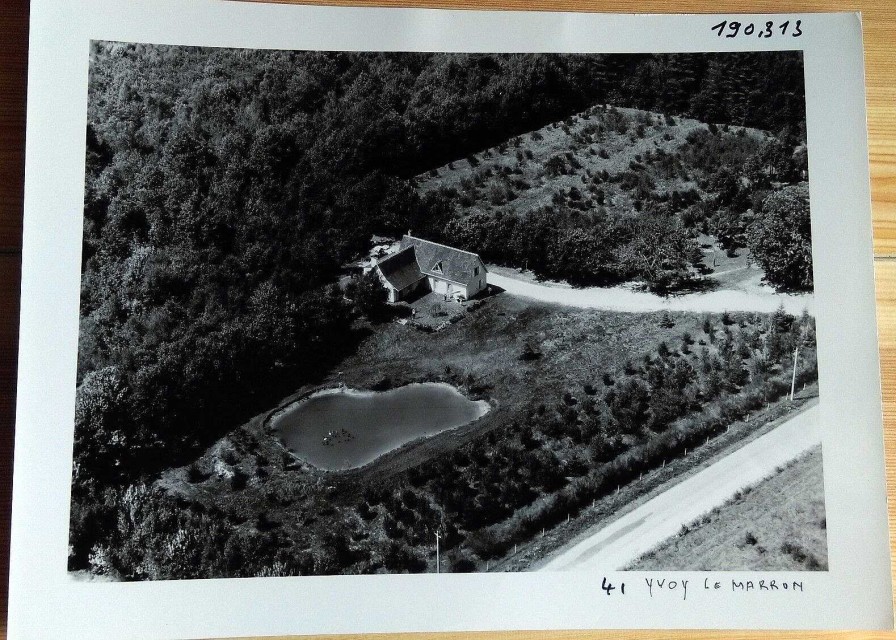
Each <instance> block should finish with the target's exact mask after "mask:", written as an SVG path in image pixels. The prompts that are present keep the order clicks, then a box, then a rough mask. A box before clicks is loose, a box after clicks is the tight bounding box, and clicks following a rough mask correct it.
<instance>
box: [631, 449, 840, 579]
mask: <svg viewBox="0 0 896 640" xmlns="http://www.w3.org/2000/svg"><path fill="white" fill-rule="evenodd" d="M826 528H827V521H826V519H825V509H824V478H823V475H822V455H821V447H820V446H817V447H815V448H813V449H811V450H810V451H808V452H807V453H805V454H804V455H803V456H801V457H800V458H798V459H796V460H794V461H793V462H791V463H790V464H788V465H787V466H786V467H784V468H779V469H778V470H777V472H776V473H775V474H774V475H772V476H771V477H769V478H766V479H765V480H764V481H762V482H761V483H759V484H757V485H755V486H751V487H747V488H745V489H743V490H742V491H739V492H737V494H735V495H734V496H733V497H732V498H731V500H729V501H728V502H726V503H725V504H724V505H722V506H720V507H717V508H715V509H713V510H712V511H710V512H709V513H707V514H705V515H704V516H703V517H701V518H700V519H699V520H696V521H694V522H692V523H691V524H690V525H688V526H687V527H685V528H684V529H682V531H681V532H680V533H679V534H678V536H676V537H674V538H672V539H670V540H668V541H666V542H665V543H663V544H662V545H660V546H659V547H658V548H656V549H654V550H653V551H651V552H649V553H648V554H646V555H644V556H643V557H641V558H640V559H638V560H637V561H636V562H634V563H633V564H632V565H631V566H630V567H629V569H632V570H638V571H660V570H665V571H685V570H687V571H805V570H812V571H824V570H826V569H827V567H828V551H827V536H826Z"/></svg>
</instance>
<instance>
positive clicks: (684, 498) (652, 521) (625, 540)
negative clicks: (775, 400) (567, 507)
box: [537, 405, 821, 571]
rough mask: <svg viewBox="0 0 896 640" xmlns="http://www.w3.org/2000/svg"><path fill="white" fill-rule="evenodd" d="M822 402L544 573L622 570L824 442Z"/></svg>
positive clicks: (584, 540)
mask: <svg viewBox="0 0 896 640" xmlns="http://www.w3.org/2000/svg"><path fill="white" fill-rule="evenodd" d="M818 420H819V412H818V405H815V406H813V407H811V408H809V409H806V410H804V411H802V412H801V413H799V414H797V415H795V416H794V417H792V418H790V419H789V420H787V421H786V422H783V423H782V424H781V425H780V426H778V427H776V428H775V429H774V430H772V431H770V432H769V433H767V434H765V435H764V436H761V437H759V438H757V439H756V440H753V441H752V442H750V443H748V444H747V445H745V446H743V447H742V448H740V449H738V450H737V451H735V452H734V453H732V454H731V455H728V456H726V457H725V458H723V459H721V460H719V461H718V462H716V463H715V464H713V465H711V466H709V467H707V468H706V469H704V470H703V471H700V472H699V473H697V474H695V475H693V476H691V477H690V478H687V479H686V480H684V481H682V482H680V483H679V484H677V485H675V486H674V487H672V488H671V489H669V490H668V491H665V492H663V493H661V494H660V495H658V496H656V497H655V498H653V499H651V500H648V501H647V502H645V503H644V504H643V505H641V506H640V507H637V508H636V509H634V510H633V511H630V512H629V513H627V514H626V515H624V516H622V517H621V518H619V519H618V520H616V521H615V522H613V523H611V524H609V525H607V526H606V527H603V528H600V529H597V530H592V531H593V533H590V534H588V533H587V532H586V533H585V534H584V537H582V536H580V537H579V539H578V540H574V541H573V542H572V543H571V544H570V545H569V546H567V547H566V548H565V549H562V550H560V551H559V552H557V553H556V554H555V555H554V556H553V557H552V558H550V559H548V560H547V561H546V562H544V563H543V564H542V565H541V566H540V567H537V568H538V569H540V570H543V571H583V570H584V571H587V570H603V571H610V570H615V569H622V568H623V567H625V566H626V565H628V564H629V563H630V562H632V561H633V560H635V559H637V558H638V557H640V556H641V555H642V554H644V553H646V552H647V551H650V550H651V549H652V548H654V547H655V546H656V545H658V544H659V543H661V542H662V541H663V540H665V539H667V538H669V537H670V536H673V535H675V534H676V533H678V531H679V530H680V529H681V526H682V525H684V524H688V523H690V522H692V521H693V520H694V519H696V518H698V517H699V516H701V515H703V514H704V513H706V512H707V511H709V510H710V509H712V508H713V507H716V506H718V505H721V504H723V503H724V502H725V501H726V500H727V499H728V498H730V497H731V496H732V495H734V493H735V492H736V491H738V490H739V489H742V488H744V487H746V486H748V485H752V484H756V483H757V482H759V481H760V480H762V479H763V478H765V477H766V476H768V475H770V474H771V473H773V472H774V470H775V468H776V467H778V466H780V465H783V464H785V463H786V462H788V461H790V460H792V459H794V458H796V457H797V456H799V455H800V454H801V453H803V452H804V451H806V450H807V449H809V448H811V447H813V446H814V445H816V444H818V443H819V442H821V428H820V425H819V423H818Z"/></svg>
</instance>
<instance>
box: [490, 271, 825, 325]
mask: <svg viewBox="0 0 896 640" xmlns="http://www.w3.org/2000/svg"><path fill="white" fill-rule="evenodd" d="M488 283H489V284H493V285H496V286H498V287H501V288H502V289H504V290H505V291H507V292H508V293H510V294H513V295H515V296H520V297H523V298H532V299H534V300H540V301H542V302H551V303H554V304H561V305H566V306H571V307H579V308H582V309H604V310H606V311H632V312H637V311H696V312H701V313H702V312H706V313H722V312H723V311H755V312H759V313H771V312H773V311H775V309H777V308H778V305H781V304H783V305H784V309H785V310H786V311H787V312H788V313H790V314H793V315H800V314H801V313H802V312H803V309H807V310H808V312H809V313H813V299H812V296H811V295H809V294H803V295H789V294H779V293H774V292H754V293H748V292H746V291H732V290H719V291H710V292H708V293H688V294H685V295H680V296H669V297H667V298H664V297H663V296H658V295H656V294H655V293H648V292H646V291H631V290H629V289H624V288H622V287H609V288H603V287H585V288H581V289H574V288H572V287H570V286H568V285H565V286H564V285H560V284H551V285H545V284H537V283H534V282H527V281H524V280H518V279H516V278H509V277H507V276H502V275H499V274H497V273H492V272H489V274H488Z"/></svg>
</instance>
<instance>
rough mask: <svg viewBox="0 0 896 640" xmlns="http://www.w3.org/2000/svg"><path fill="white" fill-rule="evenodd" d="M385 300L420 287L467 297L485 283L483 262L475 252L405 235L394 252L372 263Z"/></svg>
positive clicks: (483, 286)
mask: <svg viewBox="0 0 896 640" xmlns="http://www.w3.org/2000/svg"><path fill="white" fill-rule="evenodd" d="M373 270H374V271H375V272H376V274H377V276H378V277H379V279H380V281H381V282H382V283H383V286H384V287H386V289H387V290H388V292H389V302H398V301H399V300H404V299H406V298H408V297H409V296H411V295H412V294H414V293H416V292H419V291H421V290H426V291H432V292H434V293H440V294H442V295H445V296H447V297H448V298H454V299H462V300H468V299H470V298H472V297H474V296H476V295H477V294H478V293H479V292H481V291H483V290H484V289H485V288H486V286H487V284H488V283H487V280H486V273H487V270H486V268H485V263H484V262H482V259H481V258H480V257H479V256H478V255H477V254H475V253H471V252H470V251H463V250H461V249H455V248H454V247H449V246H447V245H444V244H439V243H437V242H430V241H429V240H424V239H422V238H415V237H414V236H412V235H411V234H407V235H406V236H404V237H403V238H402V239H401V244H400V245H399V247H398V251H396V252H395V253H393V254H392V255H389V256H386V257H385V258H383V259H381V260H379V261H378V262H377V263H376V265H374V267H373Z"/></svg>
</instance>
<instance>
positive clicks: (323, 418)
mask: <svg viewBox="0 0 896 640" xmlns="http://www.w3.org/2000/svg"><path fill="white" fill-rule="evenodd" d="M488 409H489V405H488V402H486V401H485V400H478V401H472V400H469V399H467V398H466V397H464V395H463V394H461V393H460V392H459V391H458V390H457V389H456V388H454V387H452V386H451V385H449V384H440V383H429V382H427V383H419V384H409V385H406V386H404V387H399V388H397V389H392V390H390V391H379V392H377V391H358V390H355V389H327V390H324V391H319V392H317V393H314V394H312V395H310V396H308V397H307V398H304V399H302V400H300V401H299V402H297V403H295V404H293V405H292V406H290V407H288V408H286V409H285V410H283V411H281V412H280V413H279V414H277V415H276V416H275V417H274V418H273V419H272V420H271V426H272V427H273V428H274V431H275V433H277V435H278V436H279V437H280V439H281V440H282V441H283V443H284V444H285V445H286V447H287V448H288V449H290V450H291V451H292V452H293V453H295V454H296V455H297V456H299V457H300V458H302V459H303V460H306V461H308V462H309V463H310V464H312V465H314V466H315V467H319V468H321V469H328V470H341V469H352V468H355V467H360V466H363V465H365V464H367V463H368V462H371V461H373V460H375V459H376V458H378V457H379V456H381V455H383V454H384V453H387V452H389V451H391V450H393V449H396V448H397V447H400V446H401V445H403V444H405V443H408V442H411V441H412V440H416V439H417V438H421V437H428V436H433V435H435V434H437V433H441V432H442V431H447V430H448V429H454V428H455V427H459V426H461V425H465V424H468V423H470V422H473V421H474V420H477V419H478V418H481V417H482V416H483V415H485V414H486V413H487V412H488Z"/></svg>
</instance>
